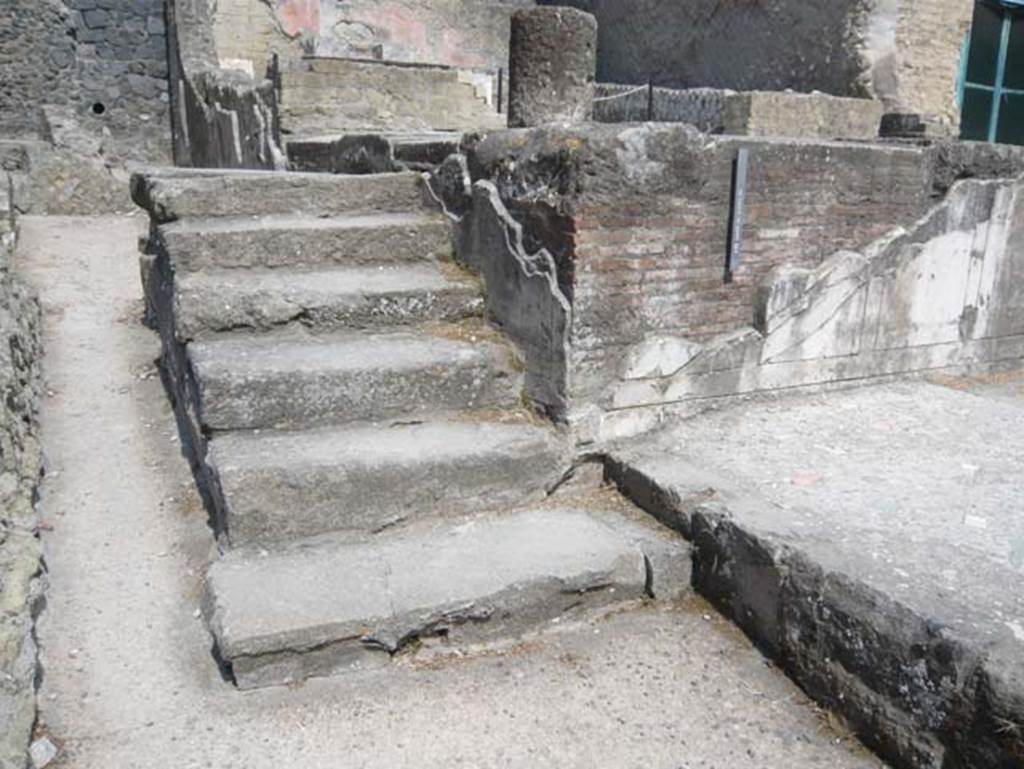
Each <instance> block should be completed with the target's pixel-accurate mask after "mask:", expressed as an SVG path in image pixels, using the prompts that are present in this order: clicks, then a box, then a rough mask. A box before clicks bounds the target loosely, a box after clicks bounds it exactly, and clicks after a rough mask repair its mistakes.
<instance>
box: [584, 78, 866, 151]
mask: <svg viewBox="0 0 1024 769" xmlns="http://www.w3.org/2000/svg"><path fill="white" fill-rule="evenodd" d="M594 119H595V120H597V121H598V122H600V123H629V122H636V121H640V120H650V121H654V122H664V123H689V124H690V125H692V126H695V127H696V128H697V129H698V130H700V131H703V132H704V133H711V134H722V133H724V134H733V135H737V136H788V137H794V138H818V139H868V140H869V139H877V138H878V133H879V127H880V125H881V122H882V103H881V102H878V101H873V100H871V99H848V98H842V97H838V96H829V95H828V94H823V93H809V94H808V93H790V92H786V91H742V92H737V91H729V90H719V89H715V88H689V89H679V90H676V89H672V88H657V87H649V86H648V87H645V86H624V85H613V84H607V83H606V84H602V85H600V86H598V89H597V97H596V98H595V102H594Z"/></svg>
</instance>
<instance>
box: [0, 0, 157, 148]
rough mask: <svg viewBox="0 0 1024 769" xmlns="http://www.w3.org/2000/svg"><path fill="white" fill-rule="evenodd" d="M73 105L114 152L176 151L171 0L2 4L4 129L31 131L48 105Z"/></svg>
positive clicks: (11, 0)
mask: <svg viewBox="0 0 1024 769" xmlns="http://www.w3.org/2000/svg"><path fill="white" fill-rule="evenodd" d="M43 105H54V106H58V107H66V108H71V109H72V110H73V112H74V114H75V115H76V117H77V119H78V120H79V121H80V122H81V124H82V126H83V127H84V128H87V129H89V130H91V131H92V132H93V133H95V134H97V135H101V134H102V135H109V136H110V137H111V139H112V142H111V146H112V147H113V148H116V150H115V149H111V150H108V152H109V153H110V154H117V155H122V156H124V157H126V158H128V159H137V160H151V161H152V160H157V161H158V160H161V159H165V158H167V157H168V156H169V152H170V135H169V131H168V129H167V115H168V105H169V99H168V92H167V39H166V29H165V20H164V0H7V1H6V2H4V3H3V4H2V7H0V130H2V131H4V132H5V133H7V134H9V135H12V136H26V137H33V136H37V135H39V134H40V133H41V132H42V131H43V130H44V124H43V119H42V115H41V113H40V107H41V106H43Z"/></svg>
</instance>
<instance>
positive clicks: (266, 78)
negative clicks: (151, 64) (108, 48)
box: [167, 0, 285, 169]
mask: <svg viewBox="0 0 1024 769" xmlns="http://www.w3.org/2000/svg"><path fill="white" fill-rule="evenodd" d="M213 13H214V6H213V3H212V0H167V21H168V34H169V41H170V52H171V56H170V59H169V61H168V64H169V69H170V78H171V102H172V109H171V132H172V136H173V142H174V162H175V164H176V165H179V166H192V167H196V168H264V169H281V168H284V166H285V159H284V154H283V152H282V150H281V146H280V145H281V141H280V124H279V118H278V109H277V98H278V97H277V84H276V82H275V76H276V73H275V72H274V70H273V68H272V67H271V68H269V69H268V70H267V71H266V72H260V73H258V74H257V75H256V76H255V77H254V76H252V75H249V74H246V73H244V72H240V71H237V70H222V69H221V68H220V66H219V63H218V60H217V52H216V45H215V42H214V37H213Z"/></svg>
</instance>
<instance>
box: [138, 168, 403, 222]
mask: <svg viewBox="0 0 1024 769" xmlns="http://www.w3.org/2000/svg"><path fill="white" fill-rule="evenodd" d="M132 198H133V199H134V201H135V202H136V204H138V205H139V206H141V207H142V208H144V209H145V210H146V211H148V212H149V213H150V215H151V216H152V218H153V220H154V221H157V222H170V221H174V220H176V219H184V218H187V217H201V218H209V217H216V216H232V217H239V216H262V215H269V214H288V213H292V214H306V215H309V216H317V215H322V214H326V215H332V214H342V213H353V212H363V213H369V212H415V211H418V210H420V209H421V208H422V207H423V203H422V198H421V190H420V178H419V175H418V174H415V173H409V172H407V173H379V174H363V175H358V176H356V175H343V174H339V175H325V174H317V173H294V172H285V171H280V172H279V171H234V170H221V169H213V170H202V169H192V168H189V169H184V168H160V169H154V170H151V171H145V172H142V173H137V174H134V175H133V176H132Z"/></svg>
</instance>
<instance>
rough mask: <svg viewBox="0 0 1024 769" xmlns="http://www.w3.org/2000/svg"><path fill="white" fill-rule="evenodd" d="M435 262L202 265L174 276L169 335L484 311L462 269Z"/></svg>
mask: <svg viewBox="0 0 1024 769" xmlns="http://www.w3.org/2000/svg"><path fill="white" fill-rule="evenodd" d="M447 272H448V273H449V274H448V275H446V274H445V271H442V268H441V267H439V266H438V265H435V264H430V263H423V264H407V265H394V264H392V265H380V266H378V267H336V268H330V269H316V270H303V271H297V270H266V269H257V270H203V271H201V272H192V273H182V274H181V275H180V276H178V279H177V280H176V281H175V285H174V290H175V333H176V334H177V337H178V339H180V340H182V341H187V340H189V339H196V338H199V337H202V336H209V335H211V334H215V333H221V332H226V331H233V330H239V329H244V330H255V331H265V330H270V329H274V328H277V327H279V326H283V325H288V324H293V325H301V326H303V327H307V328H311V329H314V330H316V331H332V330H341V329H344V328H381V327H389V326H402V325H409V324H414V323H422V322H428V321H441V322H445V321H451V322H453V321H459V320H463V319H466V318H470V317H476V316H479V315H481V314H482V312H483V299H482V297H481V296H480V287H479V285H478V284H477V283H476V281H474V280H472V279H471V278H469V277H468V275H463V274H456V273H455V270H454V269H451V270H448V271H447Z"/></svg>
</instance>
